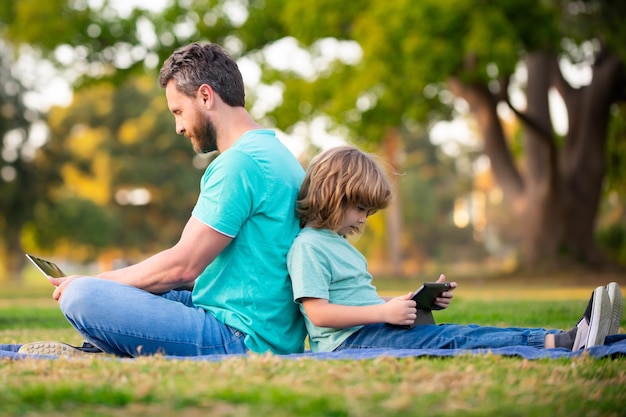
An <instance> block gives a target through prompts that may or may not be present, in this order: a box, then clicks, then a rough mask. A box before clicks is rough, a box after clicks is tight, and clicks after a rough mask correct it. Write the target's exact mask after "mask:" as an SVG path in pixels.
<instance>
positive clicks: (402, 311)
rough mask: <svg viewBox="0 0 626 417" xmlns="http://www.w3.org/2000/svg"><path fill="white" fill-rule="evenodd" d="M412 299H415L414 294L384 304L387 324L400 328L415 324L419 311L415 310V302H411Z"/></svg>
mask: <svg viewBox="0 0 626 417" xmlns="http://www.w3.org/2000/svg"><path fill="white" fill-rule="evenodd" d="M411 297H413V293H408V294H405V295H401V296H399V297H394V298H391V299H390V300H389V301H387V302H386V303H385V304H382V306H383V309H384V310H383V314H384V318H385V320H384V321H385V323H389V324H396V325H400V326H409V325H411V324H413V322H414V321H415V319H416V318H417V309H416V308H415V307H416V304H415V301H413V300H411Z"/></svg>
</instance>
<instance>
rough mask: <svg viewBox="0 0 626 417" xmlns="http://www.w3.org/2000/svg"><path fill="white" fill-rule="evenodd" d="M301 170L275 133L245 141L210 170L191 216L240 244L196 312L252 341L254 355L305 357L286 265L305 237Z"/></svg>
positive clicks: (221, 261)
mask: <svg viewBox="0 0 626 417" xmlns="http://www.w3.org/2000/svg"><path fill="white" fill-rule="evenodd" d="M303 178H304V170H303V169H302V166H301V165H300V163H299V162H298V161H297V159H296V158H295V157H294V156H293V154H292V153H291V152H290V151H289V150H288V149H287V148H286V147H285V146H284V145H283V144H281V143H280V141H279V140H278V138H276V135H275V133H274V132H273V131H271V130H254V131H250V132H247V133H246V134H244V135H243V136H242V137H241V138H240V139H239V140H238V141H237V142H236V143H235V144H234V145H233V146H232V147H230V148H229V149H228V150H226V151H225V152H223V153H222V154H221V155H220V156H218V157H217V158H216V159H215V160H214V161H213V162H212V163H211V164H210V165H209V167H208V168H207V170H206V172H205V173H204V176H203V177H202V181H201V191H200V196H199V198H198V201H197V203H196V206H195V207H194V209H193V213H192V215H193V216H194V217H196V218H197V219H198V220H200V221H201V222H203V223H205V224H206V225H208V226H209V227H211V228H213V229H215V230H217V231H218V232H220V233H222V234H225V235H227V236H230V237H233V240H232V241H231V243H230V244H229V245H228V246H227V247H226V248H225V249H224V251H222V253H220V254H219V255H218V257H217V258H216V259H215V260H214V261H213V262H211V264H209V265H208V266H207V267H206V269H205V270H204V271H203V272H202V274H200V276H199V277H198V278H197V279H196V283H195V286H194V290H193V302H194V305H196V306H199V307H202V308H204V309H205V310H207V311H209V312H211V313H212V314H213V315H214V316H215V317H216V318H217V319H218V320H219V321H221V322H222V323H225V324H227V325H229V326H232V327H234V328H235V329H238V330H241V331H242V332H244V333H246V335H247V336H246V340H245V343H246V346H247V347H248V348H249V349H250V350H251V351H253V352H266V351H272V352H274V353H277V354H287V353H294V352H301V351H302V350H303V347H304V338H305V337H306V329H305V327H304V323H303V320H302V317H301V315H300V314H299V311H298V306H297V304H296V303H294V302H293V299H292V289H291V282H290V280H289V276H288V273H287V264H286V257H287V252H288V251H289V248H290V246H291V243H292V242H293V239H294V237H295V236H296V234H297V233H298V231H299V230H300V228H299V221H298V219H297V218H296V213H295V206H296V198H297V194H298V189H299V187H300V184H301V183H302V179H303Z"/></svg>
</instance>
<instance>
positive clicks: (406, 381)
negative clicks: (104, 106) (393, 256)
mask: <svg viewBox="0 0 626 417" xmlns="http://www.w3.org/2000/svg"><path fill="white" fill-rule="evenodd" d="M404 289H405V288H399V289H398V292H402V291H404ZM385 290H389V291H391V290H392V289H391V288H388V289H385ZM552 291H553V289H550V288H548V289H533V290H529V289H528V288H525V290H524V291H522V290H521V289H514V288H505V289H503V291H502V292H496V293H494V294H495V295H493V294H492V293H490V292H489V291H487V290H484V289H480V288H470V289H468V290H467V291H463V292H461V291H459V293H458V294H457V296H456V298H455V301H454V305H453V308H450V309H448V310H445V311H442V312H437V313H436V320H437V321H438V322H439V323H442V322H455V323H479V324H484V325H496V326H528V327H535V326H537V327H548V328H568V327H570V326H572V325H573V324H574V323H573V322H574V321H576V319H577V318H578V317H579V316H580V314H581V312H582V311H583V309H584V307H585V305H586V297H587V296H588V293H589V291H588V290H587V289H582V290H579V289H575V288H574V289H568V290H567V291H564V290H562V291H560V292H559V294H560V295H559V297H558V298H559V299H558V300H556V301H554V300H551V298H554V297H553V296H552V295H551V292H552ZM529 294H530V295H532V296H529ZM585 294H586V295H585ZM621 331H622V332H624V327H623V326H622V328H621ZM50 339H53V340H61V341H66V342H69V343H73V344H78V343H80V342H81V338H80V337H79V336H78V335H77V334H76V333H75V332H74V331H73V330H72V329H71V328H70V327H69V325H68V324H67V323H66V322H65V319H64V318H63V316H62V315H61V313H60V312H59V310H58V307H57V306H56V303H55V302H54V301H53V300H52V299H51V298H50V290H49V288H43V289H41V288H39V289H34V290H31V289H26V288H23V289H9V290H7V291H5V292H3V293H0V343H21V342H26V341H34V340H50ZM39 415H46V416H52V417H54V416H67V415H72V416H108V415H124V416H153V415H158V416H181V415H185V416H196V415H197V416H255V417H257V416H260V417H262V416H272V417H281V416H302V417H306V416H346V417H347V416H391V417H393V416H407V415H420V416H458V415H463V416H490V415H493V416H496V415H498V416H500V415H506V416H535V415H536V416H546V415H550V416H626V359H624V358H618V359H592V358H589V357H586V356H583V357H580V358H576V359H571V360H561V359H559V360H534V361H529V360H524V359H519V358H506V357H500V356H495V355H483V356H463V357H455V358H403V359H396V358H387V357H381V358H377V359H373V360H360V361H317V360H312V359H298V360H286V359H281V358H280V357H277V356H273V355H249V356H247V357H235V358H230V359H226V360H223V361H220V362H205V361H182V360H180V361H173V360H167V359H164V358H162V357H148V358H139V359H136V360H117V359H113V358H110V357H97V358H91V357H90V358H86V359H82V358H81V359H76V358H74V359H65V358H59V359H56V360H36V359H27V360H19V361H13V360H2V361H0V416H39Z"/></svg>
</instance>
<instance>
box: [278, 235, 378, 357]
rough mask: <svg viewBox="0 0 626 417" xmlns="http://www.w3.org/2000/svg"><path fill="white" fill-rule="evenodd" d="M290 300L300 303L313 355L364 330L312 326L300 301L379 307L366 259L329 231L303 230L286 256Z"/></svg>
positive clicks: (332, 347) (345, 240) (334, 346)
mask: <svg viewBox="0 0 626 417" xmlns="http://www.w3.org/2000/svg"><path fill="white" fill-rule="evenodd" d="M287 267H288V269H289V275H290V277H291V282H292V286H293V299H294V301H296V302H297V303H300V311H301V312H302V314H303V316H304V320H305V323H306V328H307V331H308V333H309V342H310V344H311V350H312V351H313V352H331V351H333V350H335V348H337V347H338V346H339V345H341V343H342V342H343V341H344V340H346V339H347V338H348V337H349V336H350V335H352V334H353V333H354V332H356V331H358V330H359V329H360V328H361V327H363V326H355V327H348V328H345V329H332V328H328V327H318V326H315V325H314V324H313V323H312V322H311V320H309V318H308V316H307V315H306V311H305V310H304V307H303V306H302V304H301V302H302V298H321V299H325V300H328V302H329V303H331V304H340V305H347V306H366V305H373V304H382V303H384V302H385V301H384V300H383V299H382V298H380V296H379V295H378V293H377V291H376V287H374V286H373V285H372V275H371V274H370V273H369V272H368V271H367V261H366V260H365V257H364V256H363V255H362V254H361V253H360V252H359V251H358V250H356V248H354V247H353V246H352V245H351V244H350V242H348V240H347V239H346V238H344V237H342V236H340V235H338V234H337V233H335V232H333V231H332V230H328V229H314V228H310V227H305V228H304V229H302V231H300V233H299V234H298V236H297V237H296V239H295V240H294V242H293V245H292V246H291V249H290V251H289V254H288V255H287Z"/></svg>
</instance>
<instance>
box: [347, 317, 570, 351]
mask: <svg viewBox="0 0 626 417" xmlns="http://www.w3.org/2000/svg"><path fill="white" fill-rule="evenodd" d="M558 332H559V331H558V330H557V331H553V330H550V331H547V330H545V329H524V328H511V327H509V328H502V327H487V326H477V325H459V324H442V325H435V324H426V325H422V326H416V327H413V328H412V329H403V328H398V327H395V326H390V325H387V324H381V323H379V324H368V325H366V326H363V328H361V329H360V330H359V331H357V332H356V333H354V334H352V335H351V336H350V337H348V338H347V339H346V340H345V341H344V342H343V343H342V344H341V345H339V347H337V348H336V349H335V350H336V351H337V350H342V349H370V348H387V349H480V348H485V349H495V348H500V347H509V346H533V347H537V348H543V347H544V338H545V336H546V333H558Z"/></svg>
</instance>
